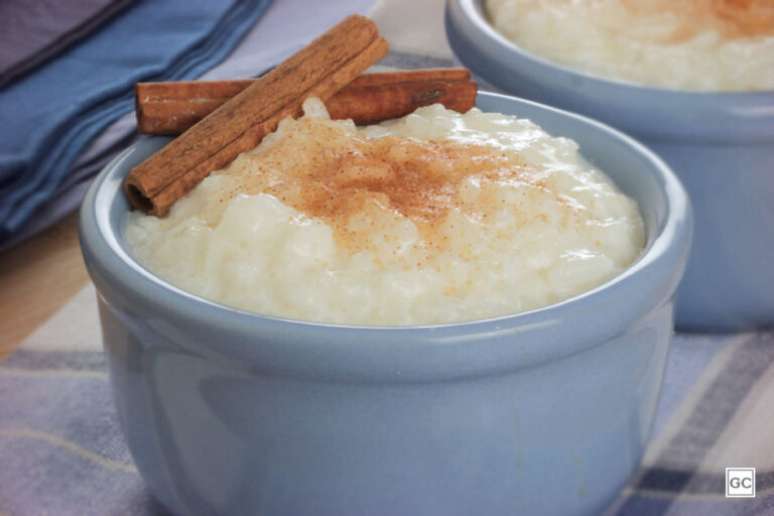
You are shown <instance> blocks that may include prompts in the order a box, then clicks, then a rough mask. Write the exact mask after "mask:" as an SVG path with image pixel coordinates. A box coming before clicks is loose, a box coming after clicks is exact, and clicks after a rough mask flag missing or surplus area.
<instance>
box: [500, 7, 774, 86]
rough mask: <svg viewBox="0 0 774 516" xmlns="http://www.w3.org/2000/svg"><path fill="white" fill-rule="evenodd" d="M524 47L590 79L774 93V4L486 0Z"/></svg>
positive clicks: (503, 28) (502, 25)
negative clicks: (585, 74)
mask: <svg viewBox="0 0 774 516" xmlns="http://www.w3.org/2000/svg"><path fill="white" fill-rule="evenodd" d="M486 8H487V14H488V15H489V18H490V20H491V22H492V24H493V25H494V27H495V28H496V29H497V30H498V31H499V32H501V33H502V34H503V35H504V36H506V37H507V38H508V39H510V40H512V41H513V42H515V43H516V44H518V45H520V46H521V47H523V48H524V49H526V50H528V51H530V52H532V53H534V54H536V55H538V56H542V57H545V58H547V59H551V60H553V61H556V62H558V63H560V64H563V65H566V66H570V67H572V68H576V69H578V70H580V71H584V72H587V73H590V74H594V75H599V76H602V77H606V78H610V79H619V80H623V81H629V82H634V83H638V84H643V85H651V86H658V87H666V88H673V89H683V90H696V91H724V90H725V91H731V90H737V91H754V90H774V0H486Z"/></svg>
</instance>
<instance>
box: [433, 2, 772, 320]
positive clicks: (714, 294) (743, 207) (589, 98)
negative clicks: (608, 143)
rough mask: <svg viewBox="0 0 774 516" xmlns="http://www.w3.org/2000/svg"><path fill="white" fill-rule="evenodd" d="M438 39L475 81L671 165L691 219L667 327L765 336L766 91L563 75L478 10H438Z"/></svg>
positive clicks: (768, 279) (450, 6)
mask: <svg viewBox="0 0 774 516" xmlns="http://www.w3.org/2000/svg"><path fill="white" fill-rule="evenodd" d="M446 31H447V35H448V39H449V43H450V45H451V47H452V49H453V50H454V52H455V54H456V55H457V57H458V58H459V59H460V61H462V63H463V64H464V65H465V66H467V67H469V68H470V69H471V70H472V71H473V72H474V73H475V74H477V75H478V76H480V77H481V78H483V79H484V80H486V81H488V82H490V83H491V84H493V85H494V86H496V87H498V88H501V89H502V90H504V91H506V92H508V93H511V94H513V95H517V96H520V97H525V98H529V99H533V100H537V101H539V102H543V103H546V104H549V105H553V106H557V107H560V108H562V109H567V110H570V111H574V112H577V113H581V114H584V115H587V116H590V117H593V118H596V119H598V120H601V121H603V122H605V123H608V124H611V125H613V126H614V127H616V128H618V129H621V130H623V131H625V132H627V133H629V134H631V135H632V136H634V137H635V138H637V139H639V140H640V141H642V142H644V143H645V144H646V145H647V146H649V147H650V148H651V149H653V150H654V151H656V152H657V153H658V154H659V155H660V156H661V157H662V158H664V160H666V161H667V163H668V164H669V165H670V166H671V167H672V169H673V170H674V171H675V173H676V174H677V175H678V177H679V178H680V180H681V181H682V182H683V184H684V185H685V188H686V190H687V191H688V194H689V196H690V197H691V201H692V203H693V207H694V212H695V215H696V229H695V237H694V247H693V250H692V253H691V258H690V261H689V264H688V269H687V271H686V274H685V278H684V279H683V282H682V284H681V286H680V289H679V292H678V300H677V313H676V322H677V326H678V328H679V329H681V330H687V331H720V332H728V331H737V330H747V329H753V328H759V327H770V326H774V91H770V92H749V93H745V92H733V93H703V92H702V93H699V92H688V91H676V90H667V89H660V88H649V87H643V86H637V85H634V84H631V83H625V82H618V81H614V80H608V79H602V78H598V77H594V76H591V75H588V74H585V73H582V72H578V71H574V70H572V69H569V68H565V67H563V66H562V65H559V64H555V63H552V62H550V61H548V60H546V59H543V58H541V57H539V56H536V55H534V54H531V53H529V52H527V51H525V50H523V49H521V48H519V47H518V46H517V45H516V44H514V43H512V42H510V41H509V40H508V39H506V38H505V37H504V36H502V35H501V34H499V33H498V32H497V31H496V30H495V29H494V27H492V26H491V25H490V24H489V22H488V20H487V18H486V15H485V12H484V8H483V2H482V0H448V2H447V5H446Z"/></svg>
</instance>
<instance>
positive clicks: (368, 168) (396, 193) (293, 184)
mask: <svg viewBox="0 0 774 516" xmlns="http://www.w3.org/2000/svg"><path fill="white" fill-rule="evenodd" d="M290 123H292V124H293V127H292V129H291V130H288V131H284V132H280V134H279V135H278V137H277V139H276V140H275V141H272V142H271V144H270V145H269V146H268V148H266V149H265V150H264V149H262V150H261V151H258V152H256V153H253V154H250V153H247V154H246V155H245V157H243V158H242V159H243V163H240V162H236V163H235V164H234V165H233V166H232V167H229V168H228V169H225V170H223V171H221V172H219V173H223V174H234V175H236V176H238V177H239V178H240V183H241V184H240V186H239V187H238V188H237V190H235V191H233V192H232V195H233V194H237V193H244V194H248V195H255V194H258V193H265V194H270V195H273V196H274V197H276V198H277V199H279V200H280V201H282V202H283V203H284V204H287V205H289V206H291V207H293V208H295V209H296V210H298V211H300V212H301V213H303V214H305V215H307V216H309V217H313V218H319V219H322V220H324V221H325V222H326V223H327V224H329V225H330V226H331V227H332V228H333V229H334V234H335V236H336V238H337V240H338V241H339V243H341V244H343V245H344V246H345V247H347V248H348V249H350V251H357V250H361V249H365V248H367V247H368V241H369V239H370V238H371V237H372V236H373V234H374V232H377V231H378V230H379V229H380V228H379V226H380V225H381V224H380V221H382V220H383V219H385V216H386V217H387V218H388V219H389V214H390V213H395V214H398V215H400V216H402V217H406V218H408V219H410V220H411V222H413V223H414V224H415V225H416V226H417V228H418V230H419V232H420V234H421V235H422V237H423V239H424V240H425V243H426V245H428V246H432V247H435V248H438V247H442V246H443V242H444V238H442V237H441V236H440V235H439V232H438V231H437V228H438V227H439V224H440V222H442V221H443V220H444V218H445V217H446V215H447V214H448V212H449V211H450V210H451V209H455V208H457V209H460V210H462V211H464V212H466V213H468V214H469V215H472V216H476V217H487V216H489V215H490V214H491V213H492V212H493V211H494V210H496V209H498V208H499V206H498V205H497V203H496V202H486V198H487V196H486V190H487V188H488V187H489V186H493V185H495V184H496V183H497V182H499V181H519V182H524V183H531V184H532V186H534V187H535V188H541V185H540V181H539V180H536V179H535V178H534V177H526V176H525V175H524V174H522V173H521V172H522V171H523V170H524V167H525V165H524V162H523V161H522V160H521V159H519V157H518V154H516V153H513V152H509V153H505V152H501V151H499V150H498V149H497V148H496V147H490V146H485V145H477V144H471V143H461V142H455V141H453V140H443V141H420V140H416V139H412V138H406V137H398V136H385V137H382V138H367V137H363V136H359V135H356V134H352V133H351V132H347V131H345V130H344V129H343V128H342V127H341V126H339V125H336V124H335V123H331V122H330V121H328V120H323V119H318V118H304V119H301V120H298V121H295V122H290ZM243 166H248V167H250V169H249V172H248V173H245V170H244V168H243ZM466 180H472V181H473V183H474V184H475V185H476V186H477V187H480V188H481V193H482V195H481V196H480V197H478V198H477V200H476V202H475V203H470V202H467V201H466V198H465V195H464V192H463V191H464V186H463V182H465V181H466ZM491 198H492V199H494V196H491ZM568 209H569V207H568ZM385 222H387V223H389V220H385Z"/></svg>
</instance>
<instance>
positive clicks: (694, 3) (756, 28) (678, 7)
mask: <svg viewBox="0 0 774 516" xmlns="http://www.w3.org/2000/svg"><path fill="white" fill-rule="evenodd" d="M624 5H625V6H626V8H627V9H629V10H631V11H633V12H635V13H637V14H654V13H668V12H671V13H674V14H675V15H676V16H678V18H679V20H680V21H681V23H680V25H679V27H678V29H677V30H676V31H674V33H673V34H672V35H671V36H670V37H669V38H668V40H669V42H673V43H679V42H682V41H685V40H688V39H690V38H692V37H694V36H695V35H696V34H697V33H699V32H701V31H703V30H714V31H717V32H718V33H719V34H720V35H722V36H723V37H725V38H729V39H738V38H750V37H758V36H769V35H774V0H679V1H675V0H653V1H648V2H643V1H642V0H624Z"/></svg>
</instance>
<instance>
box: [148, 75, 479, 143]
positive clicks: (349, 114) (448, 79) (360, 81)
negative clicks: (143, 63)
mask: <svg viewBox="0 0 774 516" xmlns="http://www.w3.org/2000/svg"><path fill="white" fill-rule="evenodd" d="M252 83H253V81H252V80H231V81H186V82H163V83H139V84H137V86H136V89H135V92H136V103H137V127H138V130H139V131H140V132H141V133H145V134H154V135H177V134H180V133H182V132H184V131H185V130H186V129H188V128H189V127H191V126H192V125H194V124H195V123H196V122H198V121H199V120H201V119H202V118H204V117H206V116H207V115H208V114H209V113H211V112H212V111H214V110H215V109H217V108H218V107H220V106H221V105H222V104H223V103H225V102H226V101H227V100H229V99H230V98H231V97H233V96H235V95H237V94H238V93H239V92H241V91H242V90H244V89H245V88H247V87H248V86H250V85H251V84H252ZM475 99H476V84H475V82H473V81H471V80H470V72H469V71H468V70H466V69H464V68H438V69H425V70H407V71H398V72H384V73H372V74H367V75H361V76H360V77H358V78H357V79H355V80H354V81H352V83H350V84H349V85H347V86H346V87H344V88H343V89H342V90H341V91H339V92H338V93H337V94H336V95H334V96H333V97H331V99H330V100H329V101H328V102H327V107H328V111H329V112H330V114H331V118H334V119H342V118H351V119H353V120H354V121H355V123H356V124H358V125H365V124H372V123H376V122H380V121H382V120H387V119H391V118H399V117H401V116H405V115H407V114H409V113H411V112H413V111H414V110H415V109H417V108H418V107H421V106H427V105H430V104H434V103H441V104H443V105H444V106H445V107H446V108H448V109H453V110H455V111H460V112H465V111H467V110H469V109H470V108H471V107H473V105H474V104H475Z"/></svg>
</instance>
